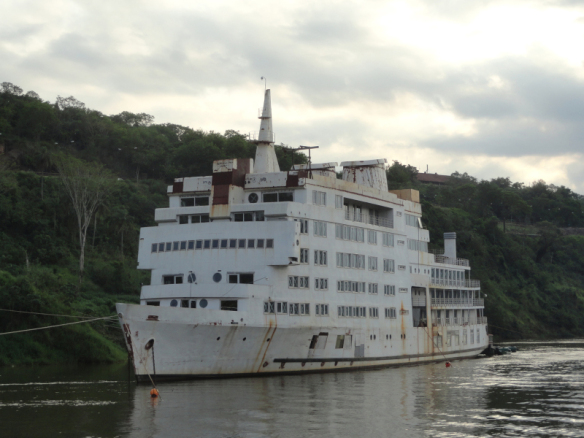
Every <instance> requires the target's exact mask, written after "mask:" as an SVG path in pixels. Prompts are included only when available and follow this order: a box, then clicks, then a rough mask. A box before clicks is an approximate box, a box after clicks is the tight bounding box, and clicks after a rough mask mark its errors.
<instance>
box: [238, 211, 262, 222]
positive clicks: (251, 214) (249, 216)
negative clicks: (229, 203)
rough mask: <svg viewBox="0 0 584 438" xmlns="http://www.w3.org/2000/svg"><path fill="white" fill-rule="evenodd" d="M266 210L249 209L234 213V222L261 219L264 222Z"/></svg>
mask: <svg viewBox="0 0 584 438" xmlns="http://www.w3.org/2000/svg"><path fill="white" fill-rule="evenodd" d="M264 220H265V218H264V212H263V211H247V212H244V213H233V222H253V221H259V222H263V221H264Z"/></svg>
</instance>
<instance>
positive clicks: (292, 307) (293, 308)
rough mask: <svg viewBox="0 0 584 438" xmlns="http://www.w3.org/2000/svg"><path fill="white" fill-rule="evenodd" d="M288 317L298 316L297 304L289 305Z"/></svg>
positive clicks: (298, 307)
mask: <svg viewBox="0 0 584 438" xmlns="http://www.w3.org/2000/svg"><path fill="white" fill-rule="evenodd" d="M289 308H290V315H300V305H299V304H298V303H290V306H289Z"/></svg>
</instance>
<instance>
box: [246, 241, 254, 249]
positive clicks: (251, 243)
mask: <svg viewBox="0 0 584 438" xmlns="http://www.w3.org/2000/svg"><path fill="white" fill-rule="evenodd" d="M247 247H248V248H255V239H247Z"/></svg>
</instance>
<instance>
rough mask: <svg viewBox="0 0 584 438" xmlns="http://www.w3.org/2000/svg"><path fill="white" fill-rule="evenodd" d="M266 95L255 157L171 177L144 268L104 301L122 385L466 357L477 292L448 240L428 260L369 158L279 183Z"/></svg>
mask: <svg viewBox="0 0 584 438" xmlns="http://www.w3.org/2000/svg"><path fill="white" fill-rule="evenodd" d="M271 116H272V114H271V103H270V90H266V95H265V102H264V110H263V113H262V116H261V117H260V118H261V129H260V135H259V137H258V140H257V151H256V158H255V161H254V160H251V159H232V160H219V161H215V162H214V164H213V175H212V176H207V177H194V178H178V179H176V180H175V183H174V184H173V185H172V186H170V187H169V188H168V196H169V208H165V209H158V210H156V214H155V220H156V222H157V224H158V226H156V227H147V228H143V229H142V230H141V233H140V247H139V268H140V269H147V270H150V271H151V272H152V277H151V285H149V286H143V288H142V292H141V303H140V305H131V304H118V305H117V309H118V312H119V315H120V323H121V324H122V327H123V330H124V334H125V339H126V343H127V347H128V351H129V353H130V357H131V360H132V364H133V366H134V369H135V371H136V375H137V378H138V380H141V381H149V380H150V378H151V376H155V378H156V379H158V380H161V379H172V378H189V377H216V376H242V375H268V374H278V373H282V374H283V373H305V372H317V371H334V370H339V369H342V370H347V369H359V368H372V367H384V366H395V365H404V364H407V365H410V364H413V363H422V362H430V361H437V360H451V359H454V358H464V357H472V356H476V355H477V354H479V353H480V352H481V351H483V349H484V348H485V346H486V345H487V336H486V334H487V332H486V327H487V325H486V324H487V320H486V318H485V316H484V313H483V311H484V302H483V299H482V298H481V297H480V285H479V282H478V281H477V280H472V279H470V266H469V262H468V260H465V259H461V258H458V257H457V254H456V234H455V233H445V235H444V251H440V252H436V253H432V252H430V251H429V250H428V243H429V241H430V235H429V232H428V230H427V229H426V228H425V227H424V225H423V222H422V209H421V204H420V202H419V194H418V192H417V191H416V190H394V191H388V187H387V180H386V174H385V163H386V160H385V159H378V160H370V161H350V162H343V163H341V166H342V168H343V172H342V174H343V177H342V179H338V178H337V176H336V172H335V170H336V166H337V163H321V164H315V163H310V165H309V166H307V165H297V166H294V169H293V170H291V171H286V172H284V171H280V168H279V165H278V161H277V159H276V154H275V149H274V143H273V133H272V117H271Z"/></svg>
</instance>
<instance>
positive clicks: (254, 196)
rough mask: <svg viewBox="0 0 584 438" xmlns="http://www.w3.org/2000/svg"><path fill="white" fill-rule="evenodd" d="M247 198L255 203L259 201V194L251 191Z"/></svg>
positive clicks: (251, 202)
mask: <svg viewBox="0 0 584 438" xmlns="http://www.w3.org/2000/svg"><path fill="white" fill-rule="evenodd" d="M247 200H248V201H249V203H250V204H255V203H256V202H258V200H259V196H258V194H257V193H250V194H249V196H248V197H247Z"/></svg>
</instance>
